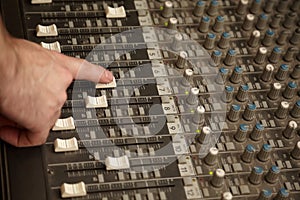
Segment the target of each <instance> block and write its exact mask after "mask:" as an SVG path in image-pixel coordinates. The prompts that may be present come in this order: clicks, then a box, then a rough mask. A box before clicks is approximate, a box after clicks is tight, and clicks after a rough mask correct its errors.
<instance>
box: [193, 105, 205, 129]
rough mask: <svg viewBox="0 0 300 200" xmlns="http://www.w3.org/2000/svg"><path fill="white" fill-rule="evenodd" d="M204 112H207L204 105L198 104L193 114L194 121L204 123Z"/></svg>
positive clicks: (199, 123)
mask: <svg viewBox="0 0 300 200" xmlns="http://www.w3.org/2000/svg"><path fill="white" fill-rule="evenodd" d="M204 113H205V108H204V106H198V107H197V109H196V112H195V113H194V115H193V122H194V123H195V124H197V125H203V124H204V121H205V118H204Z"/></svg>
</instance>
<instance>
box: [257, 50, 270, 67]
mask: <svg viewBox="0 0 300 200" xmlns="http://www.w3.org/2000/svg"><path fill="white" fill-rule="evenodd" d="M267 52H268V50H267V48H266V47H259V49H258V51H257V53H256V56H255V58H254V61H255V62H256V63H257V64H259V65H260V64H263V63H264V62H265V60H266V57H267Z"/></svg>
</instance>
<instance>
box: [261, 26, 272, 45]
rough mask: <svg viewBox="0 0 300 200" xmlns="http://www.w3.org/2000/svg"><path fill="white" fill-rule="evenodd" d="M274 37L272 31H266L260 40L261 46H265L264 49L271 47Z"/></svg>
mask: <svg viewBox="0 0 300 200" xmlns="http://www.w3.org/2000/svg"><path fill="white" fill-rule="evenodd" d="M274 35H275V33H274V31H272V30H271V29H268V30H267V31H266V34H265V37H264V39H263V40H262V44H263V45H265V46H266V47H269V46H271V45H272V44H273V39H274Z"/></svg>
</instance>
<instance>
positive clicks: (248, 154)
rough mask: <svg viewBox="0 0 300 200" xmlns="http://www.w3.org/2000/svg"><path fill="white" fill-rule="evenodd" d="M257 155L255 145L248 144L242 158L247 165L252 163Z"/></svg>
mask: <svg viewBox="0 0 300 200" xmlns="http://www.w3.org/2000/svg"><path fill="white" fill-rule="evenodd" d="M254 154H255V148H254V146H253V145H251V144H248V145H247V146H246V148H245V150H244V152H243V154H242V156H241V159H242V161H244V162H245V163H251V161H252V160H253V157H254Z"/></svg>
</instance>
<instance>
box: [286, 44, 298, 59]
mask: <svg viewBox="0 0 300 200" xmlns="http://www.w3.org/2000/svg"><path fill="white" fill-rule="evenodd" d="M297 52H298V49H297V48H296V47H289V48H288V49H287V51H286V53H285V55H284V56H283V60H285V61H287V62H291V61H293V59H294V55H295V54H296V53H297Z"/></svg>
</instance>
